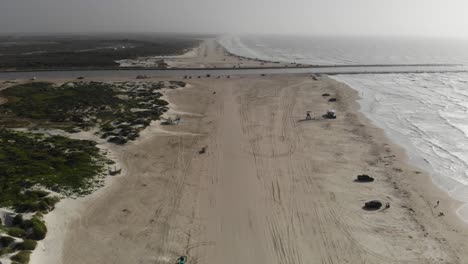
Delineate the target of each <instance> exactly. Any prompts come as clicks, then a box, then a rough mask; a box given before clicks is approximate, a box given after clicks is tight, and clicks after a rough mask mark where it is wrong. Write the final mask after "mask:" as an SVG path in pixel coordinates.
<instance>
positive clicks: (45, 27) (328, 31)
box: [0, 0, 468, 38]
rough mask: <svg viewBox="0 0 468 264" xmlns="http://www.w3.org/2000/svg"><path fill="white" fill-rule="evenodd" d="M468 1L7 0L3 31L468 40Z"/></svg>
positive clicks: (0, 16)
mask: <svg viewBox="0 0 468 264" xmlns="http://www.w3.org/2000/svg"><path fill="white" fill-rule="evenodd" d="M466 10H468V1H464V0H449V1H445V2H441V1H438V0H412V1H407V0H394V1H385V2H383V1H375V0H353V1H349V0H328V1H324V0H315V1H314V0H309V1H306V0H291V1H279V0H270V1H268V2H267V1H261V0H252V1H247V0H239V1H226V0H217V1H215V0H199V1H187V0H174V1H170V2H168V1H161V0H157V1H148V0H134V1H132V2H131V3H129V2H127V1H124V0H101V1H92V0H81V1H71V0H38V1H34V2H25V1H18V0H1V2H0V33H1V34H3V35H4V34H46V33H73V34H75V33H81V34H82V33H104V32H109V33H126V32H135V33H149V32H171V33H192V34H194V33H195V34H259V33H261V34H278V35H285V34H286V35H327V36H333V35H336V36H340V35H346V36H349V35H352V36H362V35H365V36H427V37H450V38H468V30H466V28H468V17H465V14H464V13H465V11H466Z"/></svg>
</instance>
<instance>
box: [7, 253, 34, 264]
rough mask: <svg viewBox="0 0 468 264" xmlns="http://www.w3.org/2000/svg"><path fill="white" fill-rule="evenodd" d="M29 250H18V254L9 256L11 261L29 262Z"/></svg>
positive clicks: (24, 263) (25, 263)
mask: <svg viewBox="0 0 468 264" xmlns="http://www.w3.org/2000/svg"><path fill="white" fill-rule="evenodd" d="M30 255H31V252H30V251H20V252H18V254H16V255H14V256H13V257H11V260H12V261H16V262H18V263H21V264H27V263H28V262H29V256H30Z"/></svg>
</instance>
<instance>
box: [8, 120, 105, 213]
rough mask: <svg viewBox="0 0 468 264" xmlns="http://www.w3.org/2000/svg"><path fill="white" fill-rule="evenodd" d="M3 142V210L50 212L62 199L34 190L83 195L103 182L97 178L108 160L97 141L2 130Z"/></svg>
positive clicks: (103, 170) (102, 172)
mask: <svg viewBox="0 0 468 264" xmlns="http://www.w3.org/2000/svg"><path fill="white" fill-rule="evenodd" d="M0 141H1V142H0V143H1V145H2V147H1V148H0V207H14V208H15V209H16V211H17V212H27V211H32V212H35V211H39V210H40V211H48V210H50V209H52V208H53V207H54V205H55V203H56V202H57V201H58V198H54V197H50V196H48V192H45V191H41V190H34V189H32V188H33V187H35V186H42V187H44V188H46V189H49V190H52V191H55V192H59V193H62V194H65V195H72V194H77V195H83V194H88V193H90V191H92V190H93V189H94V188H95V187H97V186H100V185H101V183H102V177H98V178H96V177H95V176H96V175H103V174H104V172H105V168H106V162H107V159H106V158H105V157H104V156H102V154H101V153H100V150H99V148H97V147H96V143H95V142H93V141H87V140H74V139H69V138H66V137H62V136H44V135H41V134H31V133H24V132H14V131H11V130H7V129H0ZM15 221H18V222H21V221H22V219H16V218H15V219H14V222H15Z"/></svg>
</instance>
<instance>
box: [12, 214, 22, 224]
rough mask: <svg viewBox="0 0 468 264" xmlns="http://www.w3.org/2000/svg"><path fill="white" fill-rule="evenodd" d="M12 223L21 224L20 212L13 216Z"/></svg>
mask: <svg viewBox="0 0 468 264" xmlns="http://www.w3.org/2000/svg"><path fill="white" fill-rule="evenodd" d="M12 224H13V225H14V226H20V225H22V224H23V215H22V214H17V215H16V216H15V218H13V221H12Z"/></svg>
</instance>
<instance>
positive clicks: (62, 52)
mask: <svg viewBox="0 0 468 264" xmlns="http://www.w3.org/2000/svg"><path fill="white" fill-rule="evenodd" d="M200 37H202V36H172V35H161V34H159V35H155V34H151V35H149V34H113V35H102V34H100V35H99V36H90V35H86V36H85V35H83V36H71V35H70V36H65V35H63V36H13V37H10V36H0V42H2V43H3V45H0V54H2V59H1V60H0V69H37V68H39V69H47V68H67V67H73V68H76V67H118V66H119V64H118V63H117V62H116V61H117V60H122V59H136V58H138V57H146V56H162V55H176V54H183V53H184V52H186V51H187V50H188V49H191V48H193V47H195V46H197V45H198V44H199V43H200V40H199V38H200ZM8 43H11V44H8Z"/></svg>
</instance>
